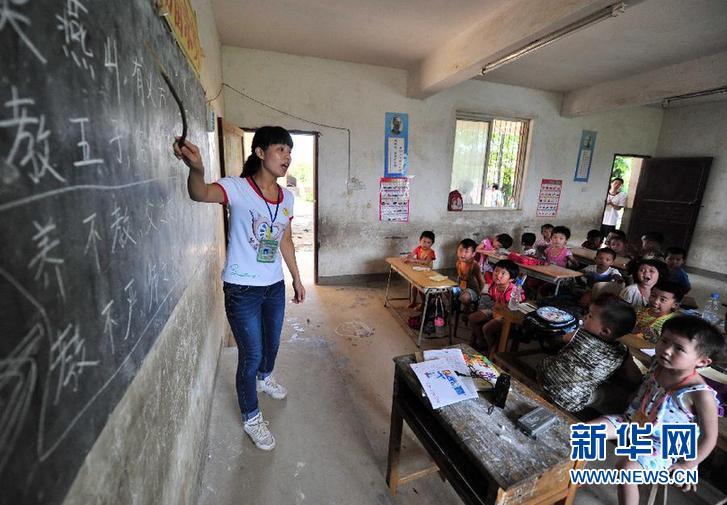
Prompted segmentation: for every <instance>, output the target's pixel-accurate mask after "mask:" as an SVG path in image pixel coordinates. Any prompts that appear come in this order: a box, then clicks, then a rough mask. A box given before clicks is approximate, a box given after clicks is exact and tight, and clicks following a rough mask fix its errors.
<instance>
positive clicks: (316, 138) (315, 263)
mask: <svg viewBox="0 0 727 505" xmlns="http://www.w3.org/2000/svg"><path fill="white" fill-rule="evenodd" d="M240 129H241V130H242V132H243V133H254V132H255V130H257V128H246V127H241V128H240ZM288 133H290V134H291V135H307V136H310V137H313V284H315V285H318V246H319V243H318V141H319V139H320V137H321V132H317V131H308V130H288ZM245 155H246V153H245V141H244V140H243V142H242V158H243V160H244V159H245V158H246V156H245Z"/></svg>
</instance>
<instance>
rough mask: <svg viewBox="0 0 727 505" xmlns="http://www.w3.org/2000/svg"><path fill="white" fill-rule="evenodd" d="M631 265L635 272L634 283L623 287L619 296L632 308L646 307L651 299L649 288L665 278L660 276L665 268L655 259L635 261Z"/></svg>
mask: <svg viewBox="0 0 727 505" xmlns="http://www.w3.org/2000/svg"><path fill="white" fill-rule="evenodd" d="M633 263H634V265H633V267H632V268H633V269H634V270H635V273H634V277H635V279H636V282H635V283H634V284H631V285H630V286H627V287H625V288H624V289H623V290H622V291H621V294H620V296H621V299H622V300H624V301H626V302H628V303H630V304H631V305H632V306H633V307H634V308H638V307H646V306H647V305H648V304H649V298H650V297H651V288H653V287H654V285H656V283H657V282H658V281H659V279H660V278H665V277H666V275H661V272H662V271H665V270H666V268H665V266H664V263H663V262H661V261H659V260H656V259H642V260H635V262H633ZM629 265H630V264H629Z"/></svg>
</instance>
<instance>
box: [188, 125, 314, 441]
mask: <svg viewBox="0 0 727 505" xmlns="http://www.w3.org/2000/svg"><path fill="white" fill-rule="evenodd" d="M292 148H293V139H292V137H291V136H290V134H289V133H288V132H287V131H286V130H285V129H284V128H281V127H279V126H264V127H262V128H259V129H258V130H257V131H256V132H255V136H254V137H253V139H252V153H251V154H250V156H249V157H248V159H247V160H246V161H245V164H244V166H243V169H242V176H241V177H224V178H222V179H219V180H218V181H217V182H215V183H214V184H205V181H204V165H203V163H202V156H201V155H200V152H199V149H198V148H197V146H195V145H194V144H192V143H191V142H189V141H185V143H184V145H183V146H181V148H180V146H179V145H178V142H175V143H174V154H175V156H176V157H177V158H179V159H181V160H183V161H184V163H185V164H186V165H187V166H188V167H189V177H188V179H187V190H188V192H189V196H190V198H192V200H194V201H197V202H209V203H224V204H226V205H228V206H229V208H230V215H231V221H230V240H229V243H228V250H227V260H226V263H225V268H224V270H223V271H222V280H223V281H224V284H223V289H224V292H225V312H226V313H227V319H228V321H229V322H230V327H231V328H232V334H233V335H234V336H235V341H236V342H237V349H238V361H237V375H236V382H235V386H236V389H237V401H238V404H239V406H240V412H241V414H242V416H243V420H244V430H245V432H246V433H247V434H248V435H249V436H250V438H251V439H252V441H253V442H254V443H255V445H256V446H257V447H259V448H260V449H263V450H266V451H269V450H272V449H273V448H274V447H275V438H274V437H273V435H272V433H270V430H269V429H268V426H267V422H266V421H264V420H263V417H262V414H261V413H260V409H259V407H258V399H257V393H258V392H259V391H261V392H264V393H267V394H268V395H270V396H272V397H273V398H276V399H282V398H285V396H286V395H287V390H286V389H285V388H284V387H283V386H282V385H280V384H279V383H278V382H277V381H276V380H275V379H274V378H273V376H272V372H273V367H274V365H275V358H276V357H277V353H278V347H279V346H280V332H281V330H282V328H283V316H284V313H285V283H284V281H283V268H282V264H281V256H282V258H283V259H284V260H285V263H286V264H287V266H288V269H289V270H290V274H291V276H292V277H293V290H294V292H295V295H294V297H293V302H294V303H301V302H303V300H304V299H305V288H304V287H303V284H302V283H301V281H300V274H299V273H298V266H297V263H296V260H295V247H294V245H293V239H292V233H291V226H290V220H291V219H293V208H294V207H293V194H292V193H291V192H290V191H288V190H287V189H285V188H281V187H280V186H278V184H277V182H276V181H277V179H278V177H283V176H285V173H286V172H287V170H288V167H289V166H290V152H291V150H292Z"/></svg>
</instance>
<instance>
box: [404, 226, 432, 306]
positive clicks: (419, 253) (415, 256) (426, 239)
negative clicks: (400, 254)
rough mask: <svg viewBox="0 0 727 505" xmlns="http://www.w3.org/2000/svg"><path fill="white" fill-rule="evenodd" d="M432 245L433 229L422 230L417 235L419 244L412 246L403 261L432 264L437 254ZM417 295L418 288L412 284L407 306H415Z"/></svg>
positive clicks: (428, 265)
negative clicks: (409, 300) (411, 249)
mask: <svg viewBox="0 0 727 505" xmlns="http://www.w3.org/2000/svg"><path fill="white" fill-rule="evenodd" d="M433 245H434V232H433V231H423V232H422V234H421V235H419V245H418V246H416V247H415V248H414V250H413V251H412V252H410V253H409V254H407V256H406V258H404V263H410V264H412V265H420V266H427V267H430V268H431V266H432V263H434V260H436V259H437V255H436V254H434V249H432V246H433ZM418 296H419V290H417V289H416V288H415V287H413V286H412V288H411V299H412V302H411V303H410V304H409V308H410V309H413V308H414V307H416V306H417V297H418Z"/></svg>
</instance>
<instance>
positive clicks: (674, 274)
mask: <svg viewBox="0 0 727 505" xmlns="http://www.w3.org/2000/svg"><path fill="white" fill-rule="evenodd" d="M686 260H687V251H686V250H685V249H683V248H681V247H669V248H667V250H666V266H667V267H668V268H669V280H670V281H672V282H676V283H678V284H681V286H682V288H683V289H684V294H687V293H689V291H691V289H692V283H691V282H689V276H688V275H687V272H686V271H685V270H684V262H686Z"/></svg>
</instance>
